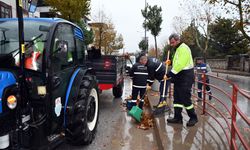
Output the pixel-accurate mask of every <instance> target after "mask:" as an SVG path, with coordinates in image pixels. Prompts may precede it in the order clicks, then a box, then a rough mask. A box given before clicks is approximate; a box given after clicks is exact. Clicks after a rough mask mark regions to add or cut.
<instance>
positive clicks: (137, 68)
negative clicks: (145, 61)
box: [129, 63, 148, 88]
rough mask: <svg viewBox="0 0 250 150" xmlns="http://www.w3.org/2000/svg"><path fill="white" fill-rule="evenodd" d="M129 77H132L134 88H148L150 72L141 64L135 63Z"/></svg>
mask: <svg viewBox="0 0 250 150" xmlns="http://www.w3.org/2000/svg"><path fill="white" fill-rule="evenodd" d="M129 75H130V76H131V77H132V80H133V87H137V88H146V85H147V78H148V70H147V67H146V66H144V65H142V64H140V63H135V64H134V65H133V66H132V68H131V70H130V74H129Z"/></svg>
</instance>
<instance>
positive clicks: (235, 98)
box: [230, 84, 238, 150]
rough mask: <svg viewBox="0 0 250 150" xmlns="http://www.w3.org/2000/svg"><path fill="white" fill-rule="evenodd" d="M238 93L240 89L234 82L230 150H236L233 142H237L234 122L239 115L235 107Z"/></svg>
mask: <svg viewBox="0 0 250 150" xmlns="http://www.w3.org/2000/svg"><path fill="white" fill-rule="evenodd" d="M237 93H238V89H237V88H236V86H235V84H233V93H232V122H231V142H230V150H234V144H233V142H235V128H234V124H235V122H236V115H237V113H236V109H235V106H236V105H237Z"/></svg>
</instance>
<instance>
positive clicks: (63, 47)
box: [54, 40, 68, 53]
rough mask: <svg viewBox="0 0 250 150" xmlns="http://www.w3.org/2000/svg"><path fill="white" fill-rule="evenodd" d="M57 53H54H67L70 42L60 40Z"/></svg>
mask: <svg viewBox="0 0 250 150" xmlns="http://www.w3.org/2000/svg"><path fill="white" fill-rule="evenodd" d="M55 44H56V51H55V52H54V53H57V52H60V53H67V51H68V42H67V41H64V40H58V41H56V43H55Z"/></svg>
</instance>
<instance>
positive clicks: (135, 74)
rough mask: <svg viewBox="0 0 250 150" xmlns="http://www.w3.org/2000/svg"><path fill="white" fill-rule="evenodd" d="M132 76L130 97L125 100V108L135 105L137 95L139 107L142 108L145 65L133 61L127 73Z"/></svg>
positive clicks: (145, 86) (146, 75)
mask: <svg viewBox="0 0 250 150" xmlns="http://www.w3.org/2000/svg"><path fill="white" fill-rule="evenodd" d="M129 75H130V77H131V78H132V82H133V83H132V84H133V85H132V99H131V100H129V101H128V102H127V108H128V110H130V109H131V108H132V107H133V106H135V105H136V102H137V97H138V95H140V102H139V107H140V108H141V109H142V108H143V104H144V94H145V92H146V88H147V78H148V71H147V67H146V66H145V65H142V64H140V63H135V64H134V65H133V66H132V68H131V70H130V73H129Z"/></svg>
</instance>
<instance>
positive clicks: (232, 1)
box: [203, 0, 250, 41]
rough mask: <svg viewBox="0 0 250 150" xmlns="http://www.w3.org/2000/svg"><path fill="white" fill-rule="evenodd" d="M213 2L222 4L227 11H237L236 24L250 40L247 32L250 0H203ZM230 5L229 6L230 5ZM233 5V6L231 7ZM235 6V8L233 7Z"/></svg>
mask: <svg viewBox="0 0 250 150" xmlns="http://www.w3.org/2000/svg"><path fill="white" fill-rule="evenodd" d="M203 1H205V2H209V3H211V4H221V5H222V8H225V10H226V13H235V12H236V13H237V14H238V15H237V18H236V19H235V22H236V26H237V27H238V28H239V30H240V31H241V33H242V34H243V36H244V37H245V38H246V39H248V41H250V36H249V34H247V32H250V31H249V30H250V29H249V24H250V1H249V0H203ZM228 6H229V7H228ZM230 6H232V7H230ZM232 8H234V9H232Z"/></svg>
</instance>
